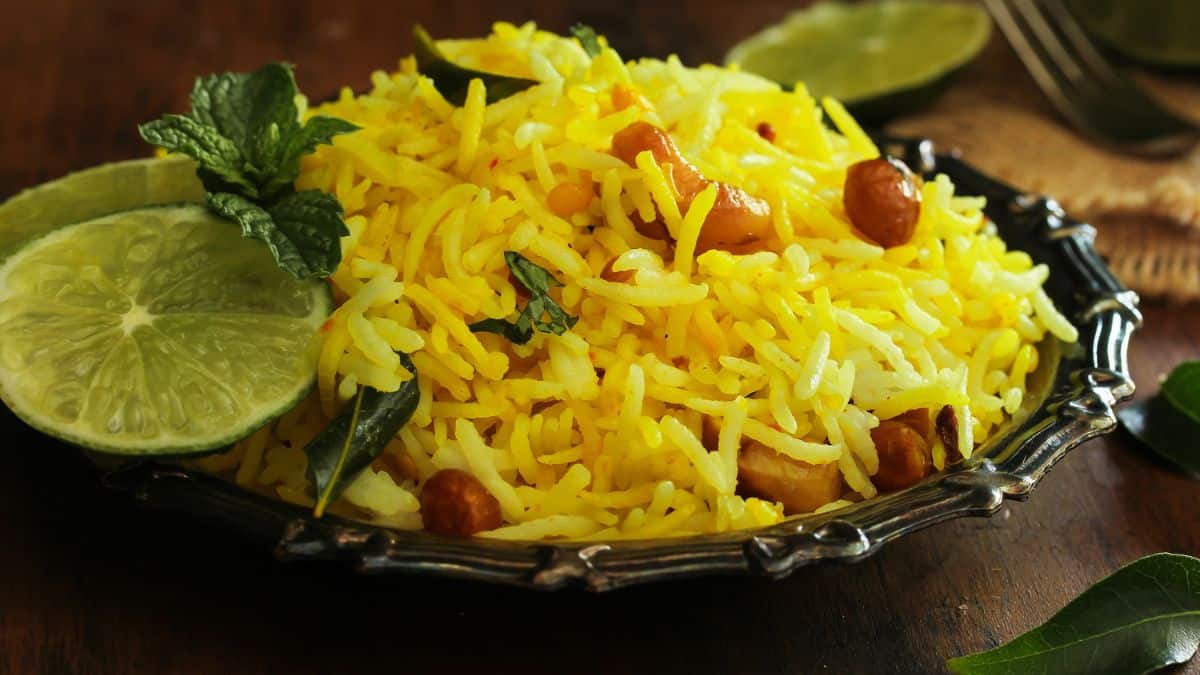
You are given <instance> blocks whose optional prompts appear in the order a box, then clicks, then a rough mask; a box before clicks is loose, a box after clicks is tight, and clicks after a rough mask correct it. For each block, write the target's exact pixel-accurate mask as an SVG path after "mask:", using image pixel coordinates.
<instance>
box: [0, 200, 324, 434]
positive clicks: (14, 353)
mask: <svg viewBox="0 0 1200 675" xmlns="http://www.w3.org/2000/svg"><path fill="white" fill-rule="evenodd" d="M331 307H332V297H331V296H330V293H329V290H328V286H327V285H326V284H324V283H322V282H319V281H297V280H295V279H294V278H292V277H291V276H289V275H288V274H287V273H285V272H283V271H282V270H280V269H279V268H278V267H277V266H276V265H275V262H274V260H273V259H272V257H271V254H270V252H269V251H268V250H267V248H266V247H265V246H263V245H262V244H261V243H260V242H257V241H254V240H251V239H245V238H243V237H242V236H241V233H240V231H239V230H238V228H237V227H236V226H235V225H232V224H230V223H228V222H226V221H223V220H220V219H218V218H216V217H215V216H213V215H212V214H211V213H210V212H209V211H208V210H207V209H206V208H205V207H203V206H200V205H194V204H185V205H174V206H159V207H148V208H141V209H136V210H131V211H123V212H119V213H115V214H112V215H108V216H103V217H100V218H96V219H93V220H88V221H86V222H83V223H79V224H75V225H68V226H65V227H61V228H59V229H57V230H55V231H53V232H51V233H49V234H46V235H43V236H41V237H39V238H36V239H33V240H32V241H29V242H27V243H26V244H25V245H24V246H22V247H21V248H20V249H19V250H17V251H16V252H15V253H13V254H11V255H10V256H9V257H8V258H7V260H5V261H4V262H3V264H0V398H2V399H3V400H4V402H5V403H6V404H7V405H8V406H9V407H10V408H12V410H13V412H15V413H16V414H17V415H18V416H19V417H21V418H22V419H23V420H25V421H26V422H27V423H28V424H30V425H31V426H33V427H36V428H38V429H40V430H42V431H43V432H45V433H48V434H50V435H52V436H56V437H58V438H61V439H63V440H66V441H69V442H72V443H75V444H77V445H81V446H84V447H86V448H90V449H93V450H99V451H101V452H109V453H116V454H123V455H184V454H191V453H197V452H203V451H207V450H211V449H214V448H219V447H222V446H224V445H227V444H229V443H231V442H233V441H236V440H238V439H240V438H243V437H245V436H247V435H249V434H250V433H252V432H253V431H254V430H255V429H257V428H259V427H261V426H262V425H263V424H265V423H266V422H267V421H269V420H270V419H271V418H273V417H275V416H277V415H279V414H282V413H283V412H284V411H286V410H287V409H288V408H290V407H292V406H293V405H294V404H295V403H296V402H297V401H298V400H299V399H300V398H302V397H303V396H304V395H305V394H306V393H307V392H308V391H309V390H310V389H311V387H312V384H313V380H314V374H315V372H316V369H315V356H316V354H315V348H316V339H315V336H317V335H318V332H319V331H318V328H319V327H320V325H321V323H322V322H323V321H324V320H325V317H326V316H327V315H328V314H329V312H330V309H331Z"/></svg>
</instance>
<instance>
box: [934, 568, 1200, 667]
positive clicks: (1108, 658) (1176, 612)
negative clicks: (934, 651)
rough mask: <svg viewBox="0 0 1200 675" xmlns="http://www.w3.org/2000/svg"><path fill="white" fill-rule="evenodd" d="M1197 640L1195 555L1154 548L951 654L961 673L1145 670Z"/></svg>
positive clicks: (1180, 656) (1178, 658)
mask: <svg viewBox="0 0 1200 675" xmlns="http://www.w3.org/2000/svg"><path fill="white" fill-rule="evenodd" d="M1197 646H1200V559H1196V558H1193V557H1191V556H1187V555H1178V554H1174V553H1158V554H1155V555H1150V556H1146V557H1145V558H1141V559H1139V560H1136V561H1134V562H1132V563H1130V564H1128V565H1126V566H1124V567H1122V568H1121V569H1119V570H1117V571H1116V572H1114V573H1113V574H1112V575H1110V576H1108V577H1106V578H1104V579H1101V580H1100V581H1099V582H1097V583H1096V584H1095V585H1094V586H1092V587H1091V588H1089V589H1088V590H1086V591H1084V592H1083V594H1082V595H1080V596H1079V597H1078V598H1076V599H1075V600H1072V601H1071V602H1070V603H1069V604H1068V605H1067V606H1066V607H1064V608H1062V610H1060V611H1059V612H1058V613H1057V614H1055V615H1054V616H1052V617H1050V620H1049V621H1047V622H1046V623H1044V624H1042V625H1041V626H1038V627H1037V628H1035V629H1033V630H1031V631H1029V632H1028V633H1025V634H1024V635H1022V636H1020V637H1018V638H1016V639H1014V640H1013V641H1012V642H1009V643H1008V644H1005V645H1002V646H1000V647H996V648H995V649H991V650H989V651H986V652H980V653H978V654H971V655H969V656H961V657H959V658H956V659H950V661H948V662H947V665H948V666H949V667H950V671H951V672H954V673H959V674H960V675H1024V674H1025V673H1054V674H1055V675H1073V674H1078V675H1092V674H1094V673H1131V674H1133V673H1136V674H1141V673H1149V672H1151V671H1154V670H1158V669H1159V668H1163V667H1165V666H1169V665H1172V664H1176V663H1183V662H1185V661H1187V660H1188V659H1190V658H1192V655H1194V654H1195V653H1196V648H1197Z"/></svg>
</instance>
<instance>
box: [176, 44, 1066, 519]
mask: <svg viewBox="0 0 1200 675" xmlns="http://www.w3.org/2000/svg"><path fill="white" fill-rule="evenodd" d="M438 47H440V49H441V51H442V52H443V54H444V55H445V57H446V59H448V60H449V61H452V62H453V63H454V64H456V65H458V66H461V67H464V68H470V69H475V70H478V71H482V72H485V73H493V74H502V75H504V76H509V77H512V78H521V79H522V80H526V81H531V82H528V83H527V85H528V86H525V87H524V88H522V89H520V90H519V91H516V92H515V93H511V94H510V95H506V96H504V97H502V98H501V97H497V96H494V95H493V96H489V86H488V84H487V83H485V81H484V78H479V79H472V80H470V81H469V82H468V83H466V84H465V87H464V91H463V92H462V96H461V101H456V100H447V98H446V97H445V96H444V95H443V94H442V93H440V92H439V89H438V88H437V87H435V86H434V83H433V81H432V80H431V79H430V78H429V77H427V76H425V75H423V74H421V73H420V72H419V70H418V63H417V60H416V59H414V58H412V57H409V58H405V59H403V60H401V61H400V63H399V67H398V69H397V70H396V71H395V72H391V73H386V72H376V73H373V74H372V76H371V83H372V84H371V89H370V91H368V92H366V93H362V94H357V95H356V94H355V93H354V92H352V91H350V90H349V89H347V90H344V91H343V92H342V93H341V95H340V96H339V97H338V98H337V99H336V100H334V101H332V102H329V103H325V104H323V105H321V106H319V107H316V108H314V109H313V110H309V111H308V114H313V113H319V114H324V115H331V116H336V117H339V118H342V119H344V120H347V121H349V122H351V123H353V124H355V125H357V126H358V127H360V129H359V130H358V131H355V132H353V133H345V134H341V135H338V136H336V137H335V138H333V140H332V143H331V144H330V145H322V146H320V147H318V148H317V150H316V152H315V153H314V154H312V155H309V156H306V157H305V158H304V159H303V162H302V165H301V174H300V176H299V179H298V180H297V181H296V188H297V189H317V190H321V191H324V192H327V193H330V194H333V195H335V196H336V197H337V199H338V200H339V201H340V203H341V205H342V206H343V208H344V209H345V222H346V225H347V226H348V228H349V231H350V234H349V236H347V237H344V238H343V240H342V251H343V256H342V261H341V264H340V266H339V267H338V268H337V270H336V272H335V273H334V274H333V275H332V276H331V277H330V279H329V283H330V284H331V286H332V290H333V294H334V300H335V303H337V305H338V306H337V307H336V309H335V310H334V311H333V313H332V315H331V316H330V318H329V319H328V320H327V321H326V322H325V323H324V325H323V326H322V327H321V329H320V331H321V336H322V339H323V343H322V346H321V351H320V354H319V357H318V359H317V370H318V374H317V375H318V377H317V383H318V384H317V388H316V391H315V392H314V394H313V395H312V396H311V397H309V399H307V400H306V401H304V402H303V403H301V404H300V405H299V406H298V407H297V408H295V409H294V410H292V411H291V412H289V413H287V414H285V415H284V416H283V417H282V418H280V419H279V420H277V421H276V422H273V423H272V424H271V425H269V426H267V427H266V428H263V429H262V430H260V431H259V432H257V433H255V434H254V435H252V436H250V437H249V438H247V439H245V440H243V441H241V442H239V443H238V444H237V445H236V446H235V447H234V448H233V450H232V451H230V452H227V453H224V454H221V455H216V456H213V457H209V458H205V459H202V460H195V461H196V462H197V463H198V464H200V465H201V466H202V467H204V468H206V469H207V470H211V471H214V472H222V473H224V474H226V475H230V476H232V477H233V479H234V480H236V481H237V482H238V483H239V484H241V485H244V486H247V487H250V488H252V489H256V490H261V491H266V492H269V493H270V494H272V495H274V496H277V497H279V498H282V499H284V500H287V501H291V502H294V503H298V504H308V505H311V504H312V503H313V495H312V492H311V489H310V487H309V484H308V481H307V479H306V474H305V472H306V457H305V454H304V453H303V451H302V448H303V447H304V445H305V444H306V443H307V442H308V440H309V439H311V438H312V437H313V436H314V435H316V434H317V433H318V432H319V431H320V430H321V429H322V428H324V427H325V425H326V424H327V423H328V420H329V419H330V418H331V417H332V416H333V415H334V414H335V413H337V411H338V410H339V409H341V408H342V406H344V405H346V403H347V401H349V400H350V399H352V398H353V397H354V395H355V392H356V391H357V390H358V388H359V387H361V386H369V387H372V388H375V389H377V390H379V391H384V392H387V391H395V390H396V389H398V388H399V387H401V386H402V385H403V384H404V383H405V382H406V381H407V380H408V379H409V378H411V377H413V375H412V371H410V369H408V368H407V367H406V366H405V364H404V363H402V361H401V357H400V355H399V354H400V353H406V354H408V355H409V356H410V357H411V363H412V364H413V365H414V366H415V372H416V373H417V375H416V377H417V378H418V381H419V385H420V386H419V389H420V400H419V402H418V403H417V405H416V410H415V413H414V414H413V417H412V419H411V421H410V422H409V423H408V424H407V425H405V426H404V427H403V428H402V429H401V430H400V431H399V433H398V434H397V436H396V437H395V438H394V440H392V441H391V442H390V443H389V444H388V445H387V447H386V449H385V451H384V454H383V455H382V456H381V457H379V458H378V459H377V460H376V461H375V462H374V463H373V464H372V466H371V467H369V468H368V469H367V470H366V471H364V472H363V473H362V474H360V475H359V476H358V478H357V479H356V480H354V482H353V483H351V484H350V485H349V487H348V488H347V489H346V490H345V492H344V494H343V495H342V497H341V499H340V501H339V502H337V503H336V504H335V505H334V510H335V511H338V512H340V513H343V514H345V515H349V516H352V517H355V518H360V519H365V520H369V521H371V522H375V523H379V524H382V525H386V526H389V527H397V528H412V529H416V528H421V527H423V526H424V527H426V528H427V529H431V530H434V531H441V532H446V533H449V534H478V535H479V536H486V537H497V538H507V539H542V538H561V537H565V538H592V539H622V538H645V537H657V536H673V535H685V534H695V533H709V532H721V531H727V530H732V529H738V528H750V527H758V526H763V525H768V524H772V523H776V522H779V521H780V520H782V519H783V518H785V517H786V516H789V515H793V514H798V513H807V512H814V511H817V512H819V511H826V510H830V509H836V508H839V507H842V506H845V505H847V504H849V503H852V502H854V501H859V500H863V499H869V498H872V497H874V496H876V494H878V493H879V492H880V491H881V490H882V491H887V490H895V489H902V488H904V487H907V486H908V485H912V484H914V483H916V482H918V481H919V480H921V479H922V478H924V476H926V475H929V474H930V473H932V472H933V471H935V470H940V469H942V468H944V467H945V466H947V465H948V464H950V463H953V462H955V461H960V460H961V459H963V458H965V457H969V456H970V455H971V453H972V451H973V450H974V449H975V448H976V447H977V446H978V444H979V443H980V442H981V441H983V440H984V439H986V438H987V437H988V435H989V434H990V433H991V431H992V430H993V429H994V428H995V427H996V426H997V425H999V424H1001V423H1003V422H1005V420H1006V419H1007V418H1008V417H1009V416H1010V415H1011V414H1013V413H1014V412H1016V411H1017V410H1018V409H1019V408H1020V406H1021V404H1022V400H1023V396H1024V395H1025V384H1026V377H1027V375H1028V374H1029V373H1030V372H1031V371H1033V370H1034V369H1035V368H1036V367H1037V365H1038V359H1039V356H1038V343H1039V342H1040V341H1042V340H1043V338H1045V337H1046V336H1047V334H1050V335H1052V336H1053V337H1056V338H1058V339H1061V340H1064V341H1068V342H1070V341H1074V340H1075V339H1076V337H1077V336H1076V332H1075V329H1074V328H1073V326H1072V325H1071V324H1070V323H1069V322H1068V321H1067V320H1066V319H1065V318H1064V317H1063V316H1062V315H1061V314H1060V313H1059V312H1058V311H1057V310H1056V309H1055V307H1054V306H1053V304H1052V302H1051V301H1050V299H1049V298H1048V297H1047V295H1046V293H1045V292H1044V291H1043V289H1042V285H1043V283H1044V282H1045V280H1046V278H1047V275H1048V270H1047V268H1046V267H1045V266H1044V265H1034V264H1033V262H1032V261H1031V259H1030V258H1029V256H1028V255H1026V254H1025V253H1022V252H1019V251H1009V250H1007V249H1006V247H1005V243H1004V242H1003V241H1002V240H1001V239H1000V238H998V237H997V236H995V234H993V233H992V232H990V231H989V226H988V223H987V221H986V219H985V218H984V216H983V214H982V211H981V209H982V207H983V206H984V201H983V199H982V198H977V197H970V196H958V195H956V194H955V193H954V186H953V185H952V184H951V183H950V181H949V180H948V179H947V178H946V177H945V176H937V177H935V178H933V179H931V180H927V181H923V180H921V179H919V178H917V177H915V176H912V175H911V174H909V173H908V172H907V170H906V169H905V167H903V166H902V165H899V164H898V163H895V162H889V161H887V160H886V159H881V158H879V151H878V149H877V148H876V147H875V146H874V145H873V144H872V142H871V140H870V139H869V138H868V136H867V135H866V134H864V133H863V131H862V130H861V129H860V128H859V127H858V126H857V125H856V123H855V122H854V120H853V119H852V118H851V117H850V116H849V115H848V114H847V113H846V111H845V109H844V108H843V107H842V106H841V105H840V104H838V102H837V101H834V100H830V99H826V100H823V101H816V100H814V99H813V98H812V97H811V96H810V95H809V94H808V93H807V92H806V90H805V88H804V86H803V85H802V84H798V85H797V86H796V87H795V88H794V89H792V90H785V89H783V88H781V87H779V86H778V85H776V84H774V83H772V82H769V81H767V80H764V79H762V78H759V77H757V76H753V75H750V74H746V73H743V72H740V71H738V70H737V69H736V67H732V68H723V67H715V66H701V67H699V68H690V67H686V66H684V65H683V64H682V63H680V62H679V60H678V59H676V58H669V59H667V60H665V61H663V60H655V59H641V60H637V61H630V62H626V61H623V60H622V59H621V57H620V56H619V55H618V54H617V53H616V52H615V51H614V50H612V49H611V48H608V47H607V46H605V44H604V42H603V40H602V39H601V40H600V41H598V42H595V43H592V44H591V45H590V48H589V49H585V43H584V42H581V41H580V40H577V39H575V38H572V37H560V36H558V35H554V34H551V33H547V32H543V31H539V30H537V29H536V28H535V27H534V26H533V25H531V24H527V25H524V26H514V25H509V24H504V23H499V24H496V25H495V27H494V31H493V32H492V34H491V35H489V36H487V37H486V38H484V39H476V40H451V41H441V42H439V43H438ZM494 86H499V85H495V84H494ZM489 101H490V102H489ZM531 270H532V272H531ZM523 271H524V272H523ZM531 273H537V274H540V275H541V276H539V277H538V279H539V281H537V283H532V284H531V282H530V281H529V280H528V274H531ZM531 285H532V286H537V287H536V288H534V287H531ZM534 302H537V303H540V304H538V305H537V308H538V309H539V310H542V309H543V308H545V309H546V314H544V315H543V314H542V313H541V312H540V311H539V312H534V313H533V314H535V315H530V316H531V319H532V321H527V322H526V324H525V325H524V326H519V325H518V324H520V321H519V320H518V321H516V322H514V321H513V318H514V317H518V316H526V315H525V314H522V312H523V310H525V309H526V308H528V307H529V305H530V303H534ZM551 309H553V310H554V312H557V314H556V313H554V312H552V311H551ZM543 316H549V319H543ZM514 327H515V328H514ZM522 328H523V329H524V334H521V333H522V331H521V330H520V329H522ZM521 338H524V339H523V340H522V339H521ZM456 500H457V501H456ZM432 523H437V525H434V526H431V524H432Z"/></svg>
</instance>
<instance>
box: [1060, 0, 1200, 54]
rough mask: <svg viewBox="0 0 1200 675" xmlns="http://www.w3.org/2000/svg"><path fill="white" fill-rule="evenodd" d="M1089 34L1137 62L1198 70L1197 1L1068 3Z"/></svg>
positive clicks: (1199, 31)
mask: <svg viewBox="0 0 1200 675" xmlns="http://www.w3.org/2000/svg"><path fill="white" fill-rule="evenodd" d="M1069 4H1070V7H1071V10H1072V11H1073V13H1074V14H1075V16H1076V17H1078V18H1079V20H1080V22H1082V23H1083V24H1084V26H1086V27H1087V29H1088V30H1089V31H1091V32H1092V33H1094V34H1095V35H1097V36H1098V37H1099V38H1100V39H1101V40H1102V41H1104V42H1105V43H1107V44H1108V45H1109V46H1110V47H1112V48H1113V49H1116V50H1117V51H1119V52H1121V53H1122V54H1124V55H1125V56H1128V57H1130V58H1132V59H1134V60H1136V61H1141V62H1142V63H1146V64H1149V65H1153V66H1165V67H1168V68H1196V67H1200V37H1198V36H1200V3H1197V2H1196V0H1151V1H1150V2H1141V3H1134V2H1127V1H1125V0H1121V1H1118V0H1086V1H1084V0H1071V2H1070V3H1069Z"/></svg>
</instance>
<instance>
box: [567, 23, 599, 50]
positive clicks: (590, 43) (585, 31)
mask: <svg viewBox="0 0 1200 675" xmlns="http://www.w3.org/2000/svg"><path fill="white" fill-rule="evenodd" d="M571 35H574V36H575V39H576V40H579V44H580V45H582V46H583V51H585V52H587V55H588V56H590V57H592V58H596V57H597V56H600V52H602V51H604V48H603V47H601V46H600V39H599V38H598V37H597V35H596V30H595V29H594V28H592V27H591V26H585V25H583V24H581V23H577V24H575V25H574V26H571Z"/></svg>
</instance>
